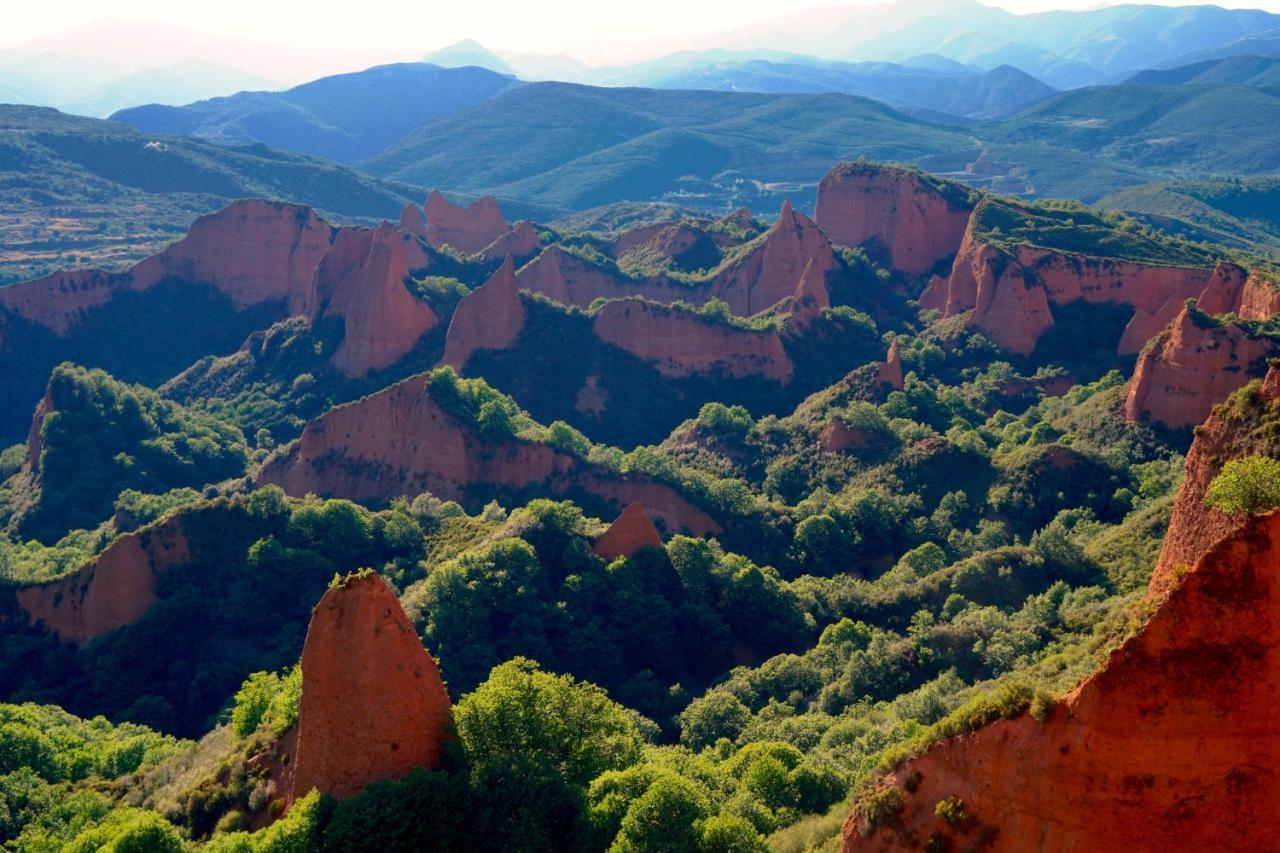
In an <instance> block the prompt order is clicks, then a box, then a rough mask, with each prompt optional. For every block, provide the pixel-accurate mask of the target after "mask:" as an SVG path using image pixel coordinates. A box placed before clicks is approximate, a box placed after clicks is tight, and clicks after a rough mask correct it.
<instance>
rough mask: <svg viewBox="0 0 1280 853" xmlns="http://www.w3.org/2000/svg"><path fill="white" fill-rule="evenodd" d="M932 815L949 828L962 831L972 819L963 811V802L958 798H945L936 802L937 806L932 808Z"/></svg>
mask: <svg viewBox="0 0 1280 853" xmlns="http://www.w3.org/2000/svg"><path fill="white" fill-rule="evenodd" d="M933 813H934V814H935V815H937V816H938V817H939V818H940V819H941V820H943V821H944V822H945V823H947V824H949V825H950V826H954V827H955V828H957V829H964V828H965V827H967V826H968V825H969V822H970V821H971V820H972V819H973V818H972V816H971V815H970V814H969V812H967V811H966V810H965V807H964V800H962V799H960V798H959V797H947V798H945V799H942V800H938V804H937V805H936V806H934V807H933Z"/></svg>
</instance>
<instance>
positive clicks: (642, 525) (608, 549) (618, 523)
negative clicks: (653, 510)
mask: <svg viewBox="0 0 1280 853" xmlns="http://www.w3.org/2000/svg"><path fill="white" fill-rule="evenodd" d="M661 547H662V534H661V533H659V532H658V528H656V527H654V526H653V520H652V519H651V518H649V513H648V512H646V511H645V508H644V506H643V505H642V504H640V503H630V504H627V508H626V509H624V510H623V511H622V514H621V515H619V516H618V517H617V518H616V519H614V521H613V524H611V525H609V529H608V530H606V531H605V532H604V533H603V534H601V536H600V538H598V539H596V541H595V544H594V545H593V546H592V550H594V551H595V552H596V553H597V554H599V555H600V556H601V557H604V558H605V559H606V560H616V559H617V558H618V557H630V556H633V555H634V554H635V553H636V552H637V551H639V550H640V549H641V548H661Z"/></svg>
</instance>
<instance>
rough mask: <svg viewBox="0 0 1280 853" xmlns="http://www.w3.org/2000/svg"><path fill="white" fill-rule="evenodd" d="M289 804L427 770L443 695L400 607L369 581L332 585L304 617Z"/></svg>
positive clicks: (444, 724) (441, 723)
mask: <svg viewBox="0 0 1280 853" xmlns="http://www.w3.org/2000/svg"><path fill="white" fill-rule="evenodd" d="M302 672H303V678H302V703H301V708H300V712H299V715H298V723H297V727H298V728H297V731H298V735H297V738H298V740H297V757H296V759H295V763H294V769H293V780H292V782H293V787H292V791H291V793H290V796H289V798H288V799H289V801H290V802H293V801H294V800H297V799H299V798H301V797H303V796H305V795H306V794H307V793H308V792H310V791H311V790H312V789H316V790H318V791H320V792H321V793H323V794H328V795H329V796H331V797H335V798H338V799H342V798H343V797H349V796H351V795H352V794H356V793H358V792H359V791H360V790H361V789H362V788H364V786H366V785H368V784H369V783H371V782H378V781H382V780H385V779H400V778H402V777H404V776H405V775H407V774H408V773H409V772H410V771H411V770H415V769H417V768H419V767H435V766H436V765H437V764H438V763H439V761H440V753H441V750H442V749H443V748H444V745H445V743H446V741H447V740H448V738H449V694H448V693H447V692H446V691H445V687H444V682H443V681H441V679H440V671H439V669H438V668H437V667H436V662H435V661H434V660H433V659H432V657H431V655H429V654H428V653H427V650H426V649H424V648H423V647H422V642H421V641H420V640H419V639H418V634H417V632H416V631H414V630H413V626H412V625H410V624H409V620H408V619H407V618H406V617H405V615H404V611H403V610H402V609H401V607H400V601H399V600H398V599H397V598H396V595H395V593H394V592H392V591H391V589H390V588H389V587H388V586H387V585H386V583H385V582H383V580H382V579H381V578H380V577H378V576H377V575H375V574H373V573H372V572H369V573H367V574H362V575H353V576H349V577H347V578H346V579H344V580H342V581H339V582H338V583H337V584H336V585H335V586H332V587H330V588H329V590H328V591H327V592H326V593H325V594H324V596H323V597H322V598H321V599H320V603H319V604H317V605H316V608H315V610H314V611H313V612H312V614H311V624H310V626H309V627H308V628H307V639H306V643H305V644H304V645H303V647H302Z"/></svg>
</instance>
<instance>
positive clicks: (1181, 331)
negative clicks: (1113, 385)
mask: <svg viewBox="0 0 1280 853" xmlns="http://www.w3.org/2000/svg"><path fill="white" fill-rule="evenodd" d="M1201 317H1203V315H1201ZM1277 354H1280V348H1278V347H1277V346H1276V343H1275V342H1274V341H1273V340H1272V339H1270V338H1265V337H1259V338H1253V337H1250V336H1249V335H1248V334H1247V333H1246V331H1245V329H1244V328H1243V327H1241V326H1240V325H1239V324H1237V323H1221V324H1219V323H1216V322H1214V321H1212V320H1208V319H1199V320H1198V319H1197V313H1196V312H1195V311H1194V310H1193V309H1191V308H1189V307H1185V306H1184V308H1183V310H1182V313H1181V314H1179V315H1178V317H1177V318H1176V319H1175V320H1174V321H1173V323H1172V324H1171V325H1170V327H1169V329H1168V330H1167V331H1166V332H1165V333H1163V334H1162V335H1161V336H1160V337H1158V338H1156V339H1155V340H1154V341H1152V344H1151V346H1149V347H1147V348H1146V349H1145V350H1143V352H1142V355H1141V356H1140V357H1139V358H1138V364H1137V367H1136V368H1135V369H1134V372H1133V379H1132V381H1131V382H1130V383H1129V394H1128V396H1127V397H1126V399H1125V404H1124V415H1125V419H1126V420H1129V421H1143V422H1147V421H1153V422H1156V423H1161V424H1164V425H1165V426H1168V427H1173V428H1178V427H1190V426H1195V425H1197V424H1199V423H1200V422H1202V421H1203V420H1204V419H1205V418H1207V417H1208V416H1209V413H1210V412H1212V411H1213V407H1214V406H1215V405H1217V404H1218V403H1221V402H1222V401H1223V400H1225V399H1226V398H1227V397H1228V396H1229V395H1230V394H1231V392H1233V391H1235V390H1236V389H1237V388H1242V387H1244V385H1245V384H1247V383H1248V382H1249V380H1250V379H1252V378H1255V377H1257V376H1260V375H1261V374H1262V373H1264V372H1265V371H1266V360H1267V358H1269V357H1271V356H1275V355H1277Z"/></svg>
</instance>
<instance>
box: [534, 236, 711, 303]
mask: <svg viewBox="0 0 1280 853" xmlns="http://www.w3.org/2000/svg"><path fill="white" fill-rule="evenodd" d="M518 279H519V281H520V288H521V289H522V290H530V291H533V292H534V293H541V294H543V295H544V296H547V297H549V298H551V299H554V300H555V301H557V302H559V303H561V304H564V305H576V306H577V307H579V308H587V307H589V306H590V305H591V303H592V302H594V301H595V300H597V299H601V298H604V299H626V298H627V297H629V296H643V297H644V298H646V299H651V300H653V301H655V302H673V301H675V300H676V299H681V298H683V299H687V300H688V301H690V302H693V303H695V304H697V303H700V302H705V301H706V299H707V298H709V296H707V297H704V296H703V293H704V291H706V289H705V288H694V287H690V286H689V285H682V284H679V283H677V282H672V281H670V280H669V279H667V278H666V276H654V277H652V278H647V279H626V278H623V277H620V276H618V275H616V274H613V273H611V272H610V271H608V270H605V269H604V268H602V267H599V266H597V265H595V264H593V263H591V262H589V261H587V260H585V259H584V258H581V257H579V256H578V255H576V254H574V253H572V252H567V251H565V250H564V249H562V248H561V247H560V246H558V245H552V246H548V247H547V248H546V249H544V250H543V251H542V253H541V254H539V255H538V256H537V257H536V258H534V259H533V260H532V261H530V262H529V263H527V264H525V265H524V266H523V267H521V268H520V272H519V275H518Z"/></svg>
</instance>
